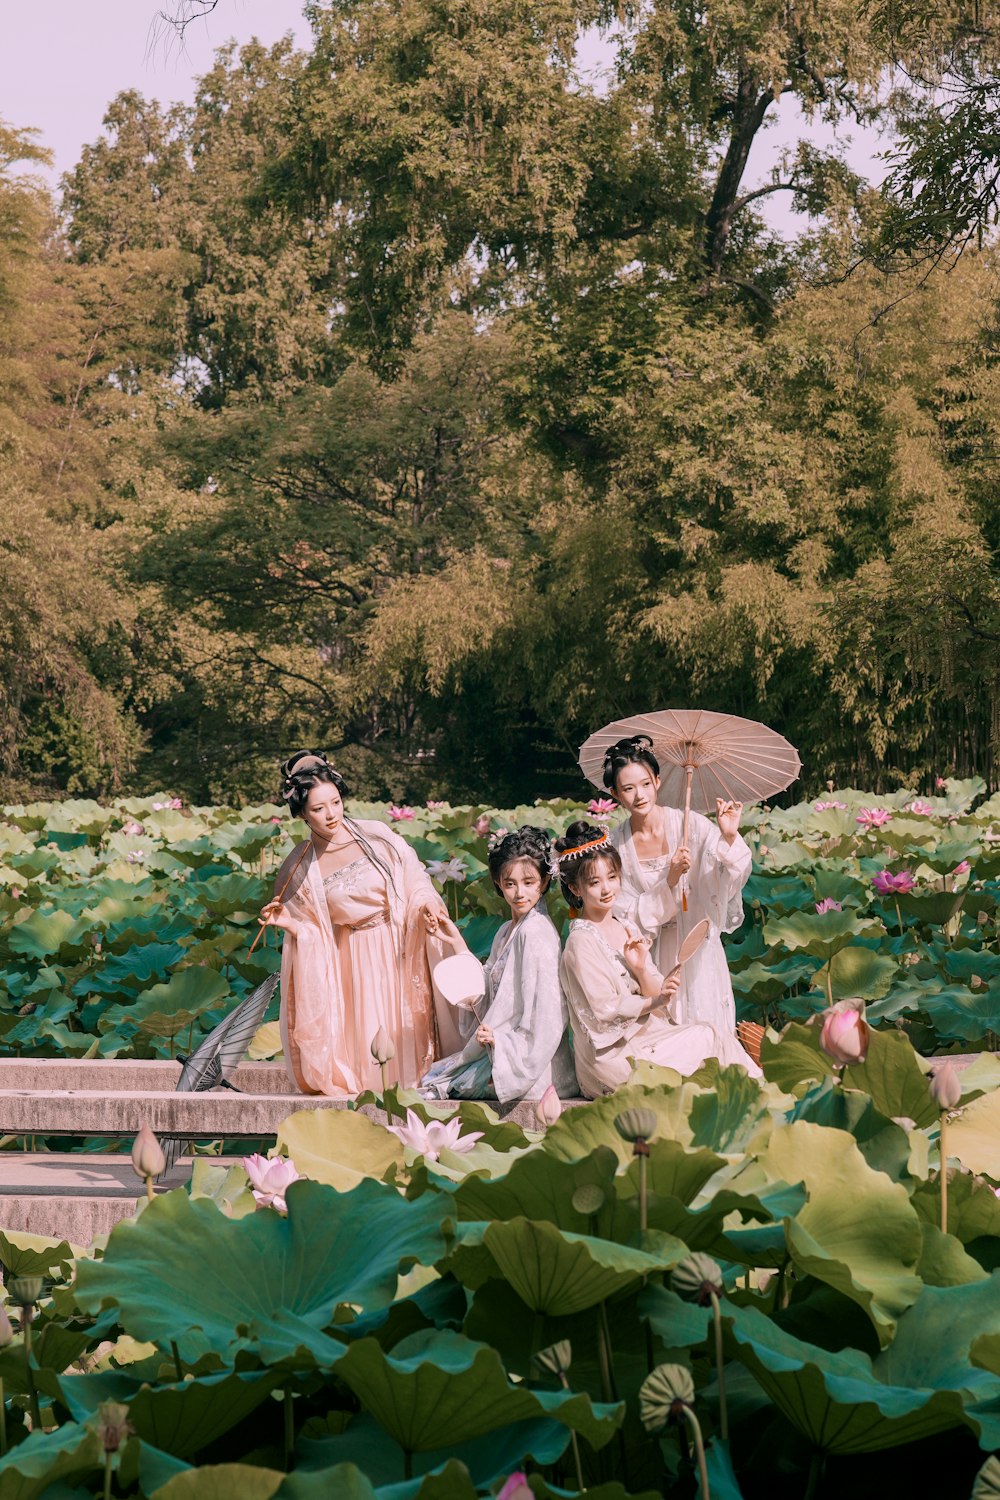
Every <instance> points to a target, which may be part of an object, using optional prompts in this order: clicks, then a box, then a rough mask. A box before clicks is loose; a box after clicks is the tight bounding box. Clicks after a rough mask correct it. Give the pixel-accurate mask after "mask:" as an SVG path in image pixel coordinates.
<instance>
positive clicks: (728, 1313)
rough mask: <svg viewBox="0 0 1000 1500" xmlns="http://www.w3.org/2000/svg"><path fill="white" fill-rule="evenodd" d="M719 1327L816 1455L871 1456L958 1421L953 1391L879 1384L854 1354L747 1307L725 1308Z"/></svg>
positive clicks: (961, 1409)
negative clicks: (821, 1345)
mask: <svg viewBox="0 0 1000 1500" xmlns="http://www.w3.org/2000/svg"><path fill="white" fill-rule="evenodd" d="M724 1321H725V1324H726V1328H727V1335H728V1337H727V1343H728V1344H729V1347H730V1350H731V1352H732V1353H733V1354H734V1355H735V1357H736V1358H737V1359H739V1360H740V1361H741V1363H743V1364H745V1365H746V1367H747V1368H748V1369H749V1370H750V1372H751V1373H752V1374H753V1376H754V1378H755V1379H756V1380H757V1381H758V1382H759V1384H760V1385H761V1386H762V1388H763V1389H764V1390H765V1391H766V1392H767V1394H768V1396H769V1397H770V1398H771V1400H772V1401H773V1402H774V1404H775V1406H777V1407H778V1409H779V1411H781V1412H782V1413H783V1415H784V1416H785V1417H786V1418H787V1419H788V1421H789V1422H791V1424H792V1426H793V1427H794V1428H795V1429H796V1431H797V1432H799V1433H800V1434H801V1435H802V1436H803V1437H804V1438H805V1439H806V1440H807V1442H809V1443H810V1444H811V1445H812V1446H813V1447H814V1448H817V1449H819V1451H820V1452H822V1453H830V1454H833V1453H842V1454H847V1453H875V1452H878V1451H879V1450H880V1449H882V1448H897V1447H899V1446H901V1445H902V1444H904V1443H910V1442H916V1441H918V1440H919V1439H920V1438H924V1437H930V1436H931V1435H932V1434H933V1433H936V1432H944V1431H947V1430H948V1429H949V1428H952V1427H957V1426H960V1425H961V1424H962V1423H964V1422H965V1421H966V1413H965V1406H964V1402H963V1398H962V1395H961V1394H960V1392H959V1391H955V1390H935V1389H933V1388H931V1389H919V1390H917V1389H912V1388H910V1387H908V1386H894V1385H889V1384H886V1383H884V1382H883V1381H881V1380H879V1379H878V1378H877V1377H876V1376H875V1373H874V1371H873V1369H872V1364H871V1361H870V1360H869V1358H868V1356H867V1355H866V1354H862V1353H861V1352H860V1350H856V1349H845V1350H842V1351H841V1352H839V1353H835V1352H832V1351H831V1350H829V1349H821V1348H819V1347H817V1346H816V1345H815V1344H809V1343H806V1342H805V1341H804V1340H801V1339H797V1338H795V1337H793V1336H792V1335H791V1334H790V1333H787V1332H785V1331H783V1330H782V1329H781V1328H779V1327H778V1325H777V1324H776V1323H774V1322H772V1321H771V1319H770V1318H766V1317H765V1316H764V1315H763V1313H761V1312H759V1311H758V1310H757V1308H755V1307H741V1308H734V1307H732V1305H731V1304H729V1303H727V1304H726V1305H725V1308H724Z"/></svg>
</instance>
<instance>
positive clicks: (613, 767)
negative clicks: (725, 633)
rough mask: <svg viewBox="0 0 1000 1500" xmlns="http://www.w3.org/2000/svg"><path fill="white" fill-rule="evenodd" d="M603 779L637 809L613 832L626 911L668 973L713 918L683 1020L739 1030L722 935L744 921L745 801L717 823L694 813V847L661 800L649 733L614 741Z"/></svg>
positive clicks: (680, 1007)
mask: <svg viewBox="0 0 1000 1500" xmlns="http://www.w3.org/2000/svg"><path fill="white" fill-rule="evenodd" d="M604 785H605V786H606V787H607V788H608V790H609V791H610V792H611V793H612V795H613V796H614V797H616V798H617V800H618V801H619V802H620V803H621V805H622V807H623V808H624V809H625V811H626V812H627V813H628V814H629V817H628V821H627V822H625V823H623V824H621V826H620V827H618V828H616V829H615V830H614V832H613V833H612V835H611V840H612V843H613V844H614V846H615V848H616V849H617V850H618V852H619V854H620V855H621V860H622V895H621V902H620V906H619V910H620V911H621V912H622V913H623V914H624V915H626V916H628V917H630V918H631V920H632V921H633V922H635V923H636V924H637V925H638V927H639V928H640V929H641V931H642V932H643V933H644V934H645V936H646V937H648V938H649V939H650V941H651V943H652V956H653V959H654V961H655V963H656V964H657V966H658V967H659V968H660V969H662V970H663V972H664V973H669V972H670V970H671V969H672V968H673V966H674V964H675V963H676V962H677V953H678V950H679V948H680V945H681V943H683V941H684V939H685V937H686V936H687V934H688V933H689V932H690V930H691V928H692V927H693V926H694V925H695V924H696V923H697V922H700V921H701V920H702V919H703V918H707V920H708V923H709V933H708V937H707V939H706V940H705V942H704V943H703V944H702V946H701V948H700V949H699V951H698V952H697V953H696V954H695V955H694V957H693V958H692V959H691V961H690V963H688V964H687V965H686V966H685V968H684V976H683V979H682V981H681V988H680V994H679V995H678V1004H677V1016H678V1019H679V1020H683V1021H707V1022H709V1024H710V1025H712V1026H714V1027H715V1028H716V1029H717V1030H718V1031H719V1032H720V1033H723V1034H725V1035H726V1036H734V1035H735V1032H736V1004H735V1001H734V998H733V982H732V980H731V978H730V976H729V965H728V964H727V962H726V954H725V949H724V948H723V946H722V938H721V934H722V933H723V932H733V931H735V929H736V928H737V927H739V926H740V925H741V923H742V921H743V897H742V891H743V887H744V885H745V884H746V882H747V880H748V878H749V875H750V867H751V855H750V850H749V848H748V846H747V844H746V843H745V842H744V840H743V839H742V838H741V837H740V832H739V823H740V814H741V813H742V811H743V808H742V806H741V804H740V803H738V802H720V803H719V804H718V827H716V826H715V825H714V824H713V823H710V822H709V820H708V819H707V818H705V817H702V815H701V814H700V813H696V812H693V813H691V814H690V819H689V824H688V838H689V846H685V845H684V842H683V838H684V814H683V812H682V811H681V810H680V809H679V808H675V807H661V806H660V805H659V803H658V802H657V800H656V794H657V792H658V790H659V787H660V767H659V763H658V762H657V760H656V757H655V756H654V754H653V751H652V742H651V741H650V740H649V738H648V737H647V736H646V735H635V736H633V738H631V739H625V740H619V741H618V743H617V744H616V745H612V747H611V749H610V750H609V751H608V753H607V755H606V756H605V760H604ZM682 882H683V884H684V886H686V889H687V910H686V911H685V910H684V901H683V899H682V894H681V892H682Z"/></svg>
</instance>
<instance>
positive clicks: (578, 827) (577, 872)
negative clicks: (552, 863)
mask: <svg viewBox="0 0 1000 1500" xmlns="http://www.w3.org/2000/svg"><path fill="white" fill-rule="evenodd" d="M597 839H600V840H601V842H600V843H596V842H595V840H597ZM585 844H593V845H594V847H593V848H592V849H586V848H585V849H583V852H582V853H581V854H573V855H571V856H570V857H569V858H568V859H567V858H565V857H564V854H565V851H566V850H567V849H579V848H581V846H582V845H585ZM554 848H555V851H556V855H557V856H558V859H559V884H560V886H561V887H562V893H563V895H564V896H565V897H566V900H567V901H568V903H569V905H570V906H571V907H572V908H573V910H574V911H579V910H580V908H581V907H582V906H583V897H582V896H578V895H577V894H576V892H575V891H574V890H573V889H572V888H571V887H570V884H569V882H570V881H571V880H572V881H573V883H574V884H576V882H578V881H579V879H580V877H581V875H583V874H585V873H586V871H587V870H588V869H589V868H590V866H591V865H592V864H593V863H594V861H595V860H597V859H608V860H610V861H611V864H612V867H613V868H614V869H615V870H616V871H617V872H618V874H619V875H620V874H621V872H622V857H621V855H620V854H619V853H618V850H617V849H616V848H615V846H614V844H613V843H612V842H611V840H610V839H609V838H608V830H607V829H606V828H602V827H601V825H600V824H599V823H588V822H587V821H586V819H585V818H580V819H578V820H577V822H575V823H571V824H570V825H569V827H568V828H567V830H566V832H565V834H564V835H563V837H562V838H561V839H556V841H555V845H554Z"/></svg>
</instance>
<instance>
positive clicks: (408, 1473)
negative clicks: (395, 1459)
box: [403, 1448, 413, 1479]
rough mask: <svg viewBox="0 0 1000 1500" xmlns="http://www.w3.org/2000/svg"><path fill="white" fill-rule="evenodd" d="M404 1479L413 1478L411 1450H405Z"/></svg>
mask: <svg viewBox="0 0 1000 1500" xmlns="http://www.w3.org/2000/svg"><path fill="white" fill-rule="evenodd" d="M403 1478H404V1479H412V1478H413V1454H412V1452H411V1451H410V1449H409V1448H404V1449H403Z"/></svg>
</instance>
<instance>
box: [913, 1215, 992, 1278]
mask: <svg viewBox="0 0 1000 1500" xmlns="http://www.w3.org/2000/svg"><path fill="white" fill-rule="evenodd" d="M920 1232H921V1234H922V1235H923V1237H924V1248H923V1250H922V1251H921V1253H920V1260H919V1262H918V1263H917V1270H918V1272H919V1274H920V1279H921V1281H922V1282H923V1283H924V1285H925V1286H966V1285H967V1284H968V1283H970V1282H973V1281H985V1279H986V1276H987V1272H986V1271H985V1270H984V1269H983V1267H982V1266H981V1265H980V1264H979V1262H978V1260H974V1259H973V1257H972V1256H971V1255H969V1254H968V1252H967V1251H966V1250H965V1249H964V1247H963V1246H962V1244H961V1242H960V1241H959V1240H957V1239H956V1238H955V1236H954V1235H953V1234H950V1233H949V1234H942V1233H941V1231H940V1229H939V1228H938V1227H937V1225H936V1224H929V1223H927V1221H926V1220H923V1219H922V1220H921V1222H920Z"/></svg>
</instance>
